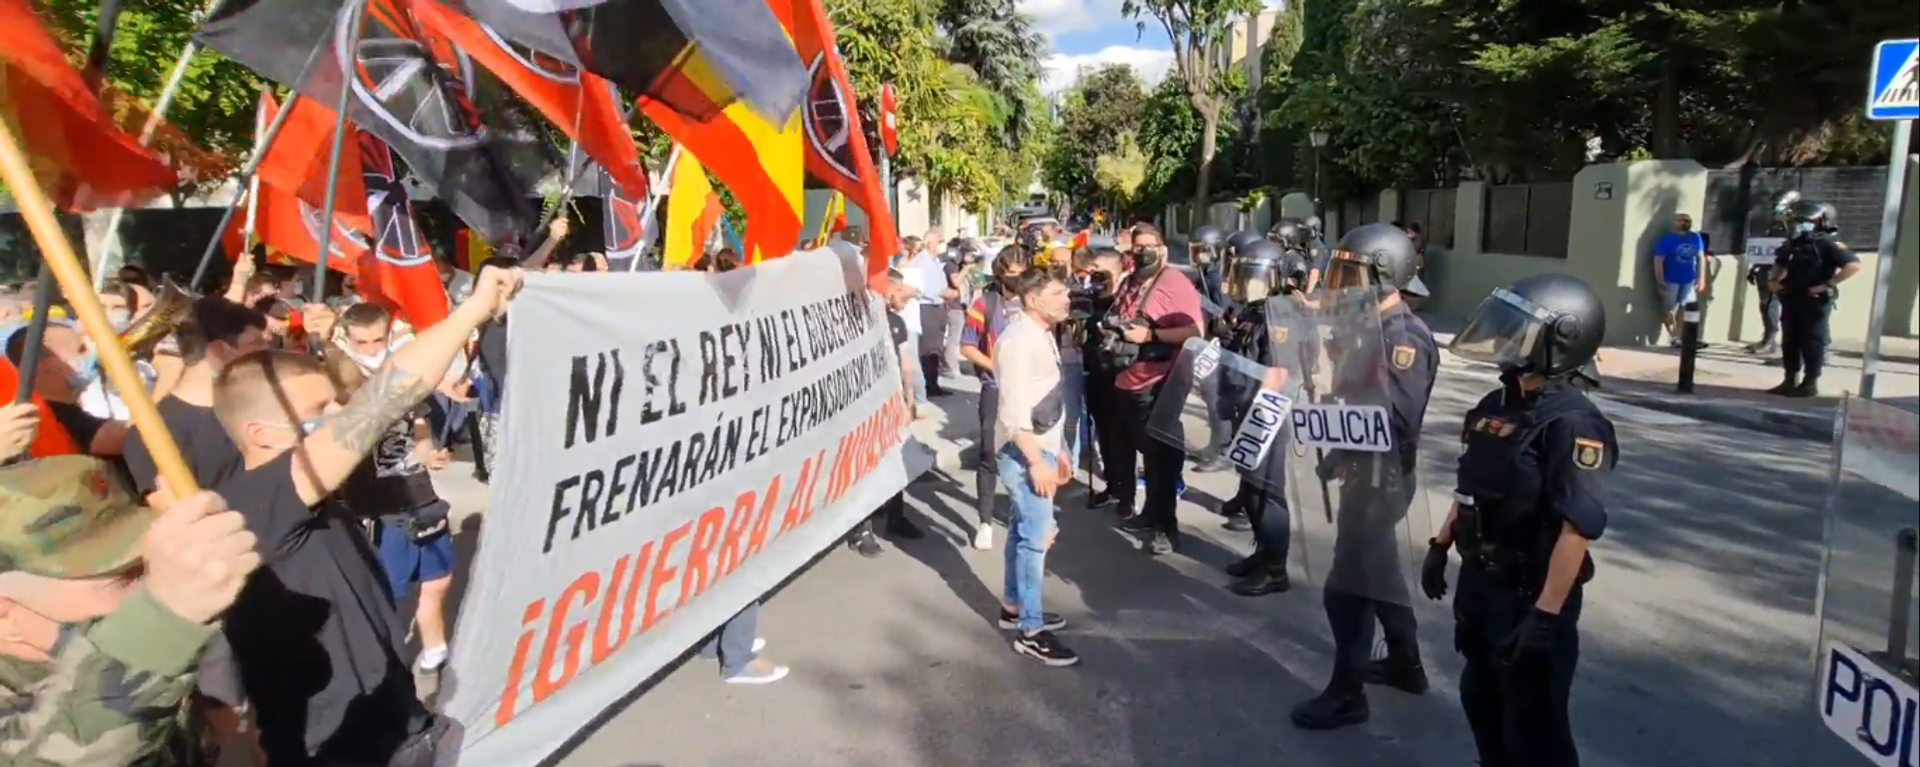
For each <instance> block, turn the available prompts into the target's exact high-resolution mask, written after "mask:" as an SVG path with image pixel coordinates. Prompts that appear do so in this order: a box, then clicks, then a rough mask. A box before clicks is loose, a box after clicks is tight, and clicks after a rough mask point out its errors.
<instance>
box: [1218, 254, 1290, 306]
mask: <svg viewBox="0 0 1920 767" xmlns="http://www.w3.org/2000/svg"><path fill="white" fill-rule="evenodd" d="M1279 277H1280V276H1279V273H1278V270H1277V269H1276V268H1275V265H1274V263H1273V262H1272V261H1267V260H1256V259H1236V260H1234V261H1230V262H1228V263H1227V269H1226V274H1225V275H1224V276H1223V278H1222V280H1221V281H1222V282H1223V283H1225V285H1224V287H1225V288H1226V290H1227V298H1228V299H1231V300H1232V301H1233V302H1234V303H1239V304H1245V303H1251V302H1255V301H1265V300H1267V299H1268V298H1269V297H1271V296H1273V295H1274V293H1276V292H1278V290H1279Z"/></svg>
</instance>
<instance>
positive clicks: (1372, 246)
mask: <svg viewBox="0 0 1920 767" xmlns="http://www.w3.org/2000/svg"><path fill="white" fill-rule="evenodd" d="M1416 258H1417V257H1416V255H1415V251H1414V245H1413V238H1412V237H1408V236H1407V233H1406V230H1403V229H1401V228H1400V227H1397V226H1394V225H1392V224H1367V225H1365V226H1360V227H1356V228H1355V229H1354V230H1353V231H1350V232H1347V236H1345V237H1342V238H1340V244H1339V246H1338V247H1335V248H1334V250H1333V254H1332V257H1331V258H1330V259H1329V260H1328V261H1327V267H1326V274H1325V275H1324V276H1323V278H1322V279H1323V280H1324V282H1325V284H1326V286H1327V289H1328V290H1341V289H1345V288H1365V287H1374V288H1378V289H1380V290H1383V291H1386V290H1397V291H1399V292H1401V293H1405V294H1407V295H1410V296H1416V297H1418V296H1425V295H1427V284H1426V283H1424V282H1421V281H1420V276H1419V275H1418V274H1416V273H1415V267H1416V266H1417V263H1416Z"/></svg>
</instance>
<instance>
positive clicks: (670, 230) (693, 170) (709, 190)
mask: <svg viewBox="0 0 1920 767" xmlns="http://www.w3.org/2000/svg"><path fill="white" fill-rule="evenodd" d="M720 213H721V208H720V195H719V194H718V193H716V192H714V191H713V182H711V181H708V180H707V169H706V168H702V167H700V161H699V160H697V159H694V158H693V156H692V155H688V154H684V153H683V154H681V155H680V160H679V161H678V162H676V163H674V165H673V178H672V180H671V181H670V182H669V186H668V187H667V239H666V247H665V250H663V251H662V253H661V260H660V266H661V268H662V269H664V270H673V269H685V268H687V266H688V265H689V264H692V263H693V262H694V261H697V260H699V258H700V256H701V255H702V254H703V253H704V252H705V250H706V247H707V238H709V237H711V236H712V235H713V227H714V225H716V224H718V223H720Z"/></svg>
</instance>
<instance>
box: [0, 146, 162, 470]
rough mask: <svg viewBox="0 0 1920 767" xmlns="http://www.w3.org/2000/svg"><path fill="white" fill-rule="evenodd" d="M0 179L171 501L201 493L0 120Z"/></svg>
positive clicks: (23, 375) (20, 151) (22, 153)
mask: <svg viewBox="0 0 1920 767" xmlns="http://www.w3.org/2000/svg"><path fill="white" fill-rule="evenodd" d="M0 179H5V181H6V184H7V189H8V191H10V192H12V193H13V198H14V202H15V204H16V205H17V206H18V208H19V211H20V216H21V218H24V219H26V222H27V229H28V231H30V232H31V233H32V234H33V239H34V240H35V241H36V242H37V243H39V245H40V258H41V263H42V265H43V266H44V267H45V268H48V269H51V270H52V272H53V277H54V279H56V280H58V281H59V283H60V289H61V291H62V292H64V293H65V294H66V297H67V301H68V302H69V303H71V304H72V305H73V310H74V312H75V313H76V314H78V315H79V319H80V326H81V327H82V328H83V329H85V330H86V333H87V337H88V338H89V339H91V340H92V341H93V346H94V349H95V351H96V352H98V354H99V357H100V366H101V368H102V369H103V370H104V371H105V372H106V376H107V380H108V381H109V382H111V383H112V384H113V386H114V388H115V389H117V390H118V391H119V392H120V398H121V400H122V401H124V402H125V403H126V404H127V409H128V410H129V411H131V412H132V415H133V423H134V426H135V428H138V429H139V430H140V435H141V436H142V437H143V438H144V439H146V442H147V450H148V452H149V453H150V454H151V455H152V456H153V463H154V466H155V467H156V468H158V469H159V470H160V476H161V477H163V478H165V479H166V481H167V488H168V490H169V491H170V492H171V493H173V496H174V497H175V498H185V497H187V496H189V495H192V494H194V493H197V492H200V487H199V485H198V484H197V483H195V482H194V481H193V472H191V471H188V470H187V463H186V461H184V460H181V458H180V448H179V446H178V445H177V444H175V443H174V441H173V434H172V433H171V432H169V431H167V425H166V422H165V421H162V420H161V419H160V411H158V410H155V409H154V407H153V398H152V397H150V396H149V395H148V394H147V389H146V386H145V384H143V383H142V382H141V380H140V374H139V372H138V371H136V370H135V369H134V367H133V356H132V355H130V354H128V353H127V348H126V346H124V345H122V344H121V343H120V335H119V333H117V332H116V331H114V329H113V326H112V325H111V324H109V323H108V322H107V310H106V309H105V308H103V307H102V306H101V305H100V294H99V293H96V292H94V291H93V290H90V289H89V288H91V287H92V286H91V285H90V284H89V282H88V279H87V268H86V267H85V266H84V265H82V263H81V261H80V257H79V256H78V255H76V254H75V253H74V252H73V243H72V242H71V241H70V240H68V239H67V233H66V232H65V231H64V230H62V229H61V227H60V221H59V220H58V219H57V218H56V217H55V216H54V213H53V203H52V202H50V201H49V200H48V199H47V193H46V192H45V191H44V190H42V189H41V188H40V182H39V181H38V180H37V179H35V178H34V176H33V167H32V166H31V165H30V164H29V163H28V162H27V157H26V152H25V150H23V149H22V148H21V147H20V142H19V139H17V138H16V137H15V136H14V134H13V127H12V126H10V125H8V124H7V122H6V121H5V120H0ZM42 295H45V293H44V292H43V293H42ZM41 316H43V317H44V316H45V313H44V312H43V313H42V314H41ZM31 375H32V372H31V371H28V370H21V371H20V377H21V378H22V379H26V378H27V377H29V376H31Z"/></svg>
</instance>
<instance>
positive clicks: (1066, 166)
mask: <svg viewBox="0 0 1920 767" xmlns="http://www.w3.org/2000/svg"><path fill="white" fill-rule="evenodd" d="M1146 107H1147V94H1146V89H1145V87H1144V86H1143V85H1142V84H1141V82H1140V76H1139V75H1138V74H1136V73H1135V72H1134V71H1133V68H1132V67H1130V66H1127V65H1125V64H1109V65H1106V66H1103V67H1101V68H1099V69H1095V70H1092V71H1088V72H1082V73H1081V75H1080V78H1079V80H1077V81H1076V82H1075V83H1074V85H1073V86H1072V87H1071V88H1068V89H1067V91H1066V92H1065V93H1064V94H1062V95H1061V104H1060V119H1059V121H1058V123H1057V124H1056V125H1055V127H1054V135H1053V141H1052V143H1051V146H1050V147H1049V149H1048V152H1047V155H1046V157H1045V159H1044V161H1043V162H1042V165H1041V171H1040V173H1041V182H1042V183H1044V184H1046V186H1047V188H1048V189H1050V190H1053V191H1054V192H1055V193H1057V194H1063V195H1066V196H1067V197H1069V198H1087V197H1092V196H1094V195H1097V194H1099V192H1100V188H1099V185H1098V184H1097V183H1096V182H1095V181H1094V177H1093V171H1094V160H1095V159H1096V158H1098V157H1099V156H1100V155H1103V154H1108V153H1111V152H1113V151H1114V150H1116V149H1118V148H1119V138H1120V135H1121V134H1123V133H1135V134H1136V135H1138V133H1139V128H1140V124H1141V116H1142V115H1143V114H1144V113H1145V112H1146Z"/></svg>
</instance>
